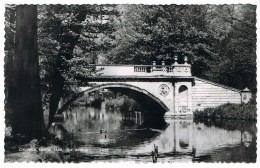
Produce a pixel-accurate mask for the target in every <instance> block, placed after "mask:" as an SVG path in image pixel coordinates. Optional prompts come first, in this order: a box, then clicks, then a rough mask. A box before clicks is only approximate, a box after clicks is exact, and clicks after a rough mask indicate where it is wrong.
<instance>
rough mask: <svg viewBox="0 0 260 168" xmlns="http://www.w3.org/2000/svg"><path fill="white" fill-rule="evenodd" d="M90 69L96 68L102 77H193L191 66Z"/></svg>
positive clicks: (118, 65)
mask: <svg viewBox="0 0 260 168" xmlns="http://www.w3.org/2000/svg"><path fill="white" fill-rule="evenodd" d="M88 68H96V69H100V68H102V69H103V70H102V71H100V73H101V74H102V75H101V76H158V75H160V76H191V66H190V64H177V65H120V64H117V65H113V64H111V65H110V64H107V65H106V64H105V65H99V64H97V65H94V64H92V65H89V67H88Z"/></svg>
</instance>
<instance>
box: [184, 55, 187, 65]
mask: <svg viewBox="0 0 260 168" xmlns="http://www.w3.org/2000/svg"><path fill="white" fill-rule="evenodd" d="M187 62H188V57H187V56H184V64H188V63H187Z"/></svg>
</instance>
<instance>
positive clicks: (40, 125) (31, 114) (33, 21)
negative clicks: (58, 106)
mask: <svg viewBox="0 0 260 168" xmlns="http://www.w3.org/2000/svg"><path fill="white" fill-rule="evenodd" d="M11 66H12V71H13V76H12V77H13V80H14V82H12V84H11V86H9V87H10V89H12V91H13V94H15V97H12V98H13V104H12V106H11V107H10V108H12V109H13V125H12V126H13V131H12V133H13V134H18V133H19V134H23V135H26V136H27V137H30V138H31V137H41V136H42V135H43V134H44V131H45V126H44V122H43V111H42V102H41V92H40V89H41V88H40V77H39V60H38V54H37V6H35V5H18V6H17V7H16V34H15V55H14V59H13V65H11ZM6 75H8V74H6Z"/></svg>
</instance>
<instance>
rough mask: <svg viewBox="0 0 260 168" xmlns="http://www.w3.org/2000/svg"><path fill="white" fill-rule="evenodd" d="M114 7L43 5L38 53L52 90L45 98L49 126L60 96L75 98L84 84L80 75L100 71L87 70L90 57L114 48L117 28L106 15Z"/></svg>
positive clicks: (45, 76) (113, 12)
mask: <svg viewBox="0 0 260 168" xmlns="http://www.w3.org/2000/svg"><path fill="white" fill-rule="evenodd" d="M114 8H115V5H66V6H62V5H50V6H41V7H40V15H39V20H40V24H39V25H40V27H39V32H40V38H39V45H40V49H39V51H40V52H39V53H40V58H41V59H40V61H41V65H42V66H41V72H42V73H41V74H42V79H44V80H43V81H44V85H45V86H48V90H49V91H47V92H46V93H47V94H45V95H47V96H44V100H45V98H46V97H47V99H48V100H49V106H48V108H49V124H48V126H50V124H51V123H52V121H53V118H54V115H55V113H56V111H57V108H58V104H59V102H60V99H61V97H74V96H73V95H72V94H73V92H74V93H76V94H77V92H78V90H77V87H78V86H79V85H80V84H81V82H80V81H79V80H78V79H79V78H78V77H79V76H81V77H82V76H89V75H92V74H95V73H96V72H97V71H96V70H95V69H91V68H90V69H86V68H87V66H88V63H90V61H89V60H91V61H93V59H92V58H95V59H96V58H97V56H98V55H99V54H100V53H102V52H105V51H106V50H107V49H108V48H109V47H111V45H110V44H111V43H110V42H109V38H108V36H109V35H108V34H109V33H110V32H113V31H114V30H113V28H112V26H111V25H112V24H110V22H109V21H108V20H107V19H106V18H103V16H108V15H116V14H117V12H116V10H114ZM93 18H94V19H93ZM95 18H96V19H95ZM105 34H106V35H108V36H106V35H105ZM104 39H106V40H104ZM94 62H95V60H94ZM68 92H69V93H68ZM66 93H68V94H67V95H66V96H65V94H66ZM71 95H72V96H71Z"/></svg>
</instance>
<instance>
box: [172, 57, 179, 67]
mask: <svg viewBox="0 0 260 168" xmlns="http://www.w3.org/2000/svg"><path fill="white" fill-rule="evenodd" d="M173 65H178V56H177V55H175V56H174V64H173Z"/></svg>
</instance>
